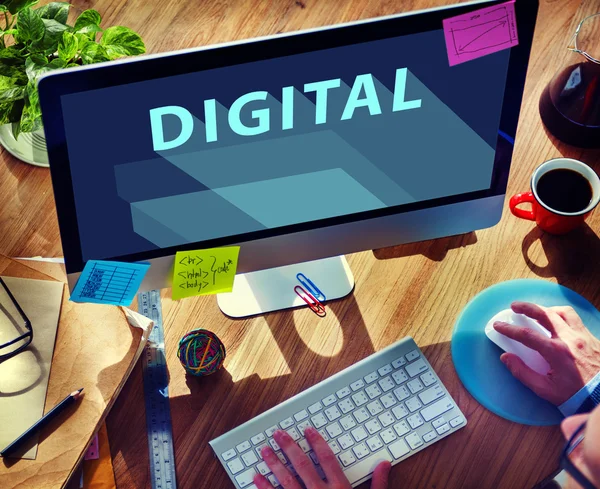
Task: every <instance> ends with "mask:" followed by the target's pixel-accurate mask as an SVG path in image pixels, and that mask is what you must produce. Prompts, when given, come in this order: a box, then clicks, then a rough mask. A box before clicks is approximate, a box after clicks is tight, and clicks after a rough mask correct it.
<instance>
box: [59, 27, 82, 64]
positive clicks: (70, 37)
mask: <svg viewBox="0 0 600 489" xmlns="http://www.w3.org/2000/svg"><path fill="white" fill-rule="evenodd" d="M77 46H78V43H77V38H76V37H75V34H72V33H71V32H67V31H65V32H63V35H62V39H61V40H60V41H59V43H58V57H59V58H60V59H62V60H63V61H65V62H68V61H69V60H71V59H73V58H74V57H75V55H76V54H77Z"/></svg>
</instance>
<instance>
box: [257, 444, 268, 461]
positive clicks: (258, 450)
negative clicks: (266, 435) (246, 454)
mask: <svg viewBox="0 0 600 489" xmlns="http://www.w3.org/2000/svg"><path fill="white" fill-rule="evenodd" d="M268 446H269V444H268V443H263V444H262V445H258V446H257V447H256V455H258V458H259V459H261V460H262V459H263V458H262V455H261V453H260V452H262V449H263V448H264V447H268Z"/></svg>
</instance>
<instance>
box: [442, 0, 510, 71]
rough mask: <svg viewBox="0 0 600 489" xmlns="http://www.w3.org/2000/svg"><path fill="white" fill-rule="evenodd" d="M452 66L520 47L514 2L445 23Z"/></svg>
mask: <svg viewBox="0 0 600 489" xmlns="http://www.w3.org/2000/svg"><path fill="white" fill-rule="evenodd" d="M444 37H445V38H446V50H447V51H448V61H449V62H450V66H454V65H458V64H460V63H464V62H466V61H470V60H472V59H476V58H481V57H482V56H486V55H488V54H492V53H495V52H497V51H502V50H503V49H508V48H511V47H513V46H516V45H517V44H519V38H518V36H517V22H516V19H515V2H514V0H512V1H510V2H507V3H502V4H500V5H494V6H493V7H486V8H482V9H479V10H475V11H474V12H469V13H468V14H463V15H458V16H456V17H451V18H450V19H444Z"/></svg>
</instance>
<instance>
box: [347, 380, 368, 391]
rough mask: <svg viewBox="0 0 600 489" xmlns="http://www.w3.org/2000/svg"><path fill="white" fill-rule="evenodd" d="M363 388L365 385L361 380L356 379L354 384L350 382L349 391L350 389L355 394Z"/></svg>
mask: <svg viewBox="0 0 600 489" xmlns="http://www.w3.org/2000/svg"><path fill="white" fill-rule="evenodd" d="M364 386H365V383H364V381H363V380H362V379H358V380H357V381H356V382H352V383H351V384H350V389H352V392H356V391H357V390H359V389H362V388H363V387H364Z"/></svg>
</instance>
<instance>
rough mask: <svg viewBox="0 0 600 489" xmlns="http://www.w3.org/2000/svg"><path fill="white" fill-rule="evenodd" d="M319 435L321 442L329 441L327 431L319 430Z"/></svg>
mask: <svg viewBox="0 0 600 489" xmlns="http://www.w3.org/2000/svg"><path fill="white" fill-rule="evenodd" d="M319 435H321V438H323V440H325V441H329V435H328V434H327V431H325V430H319Z"/></svg>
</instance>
